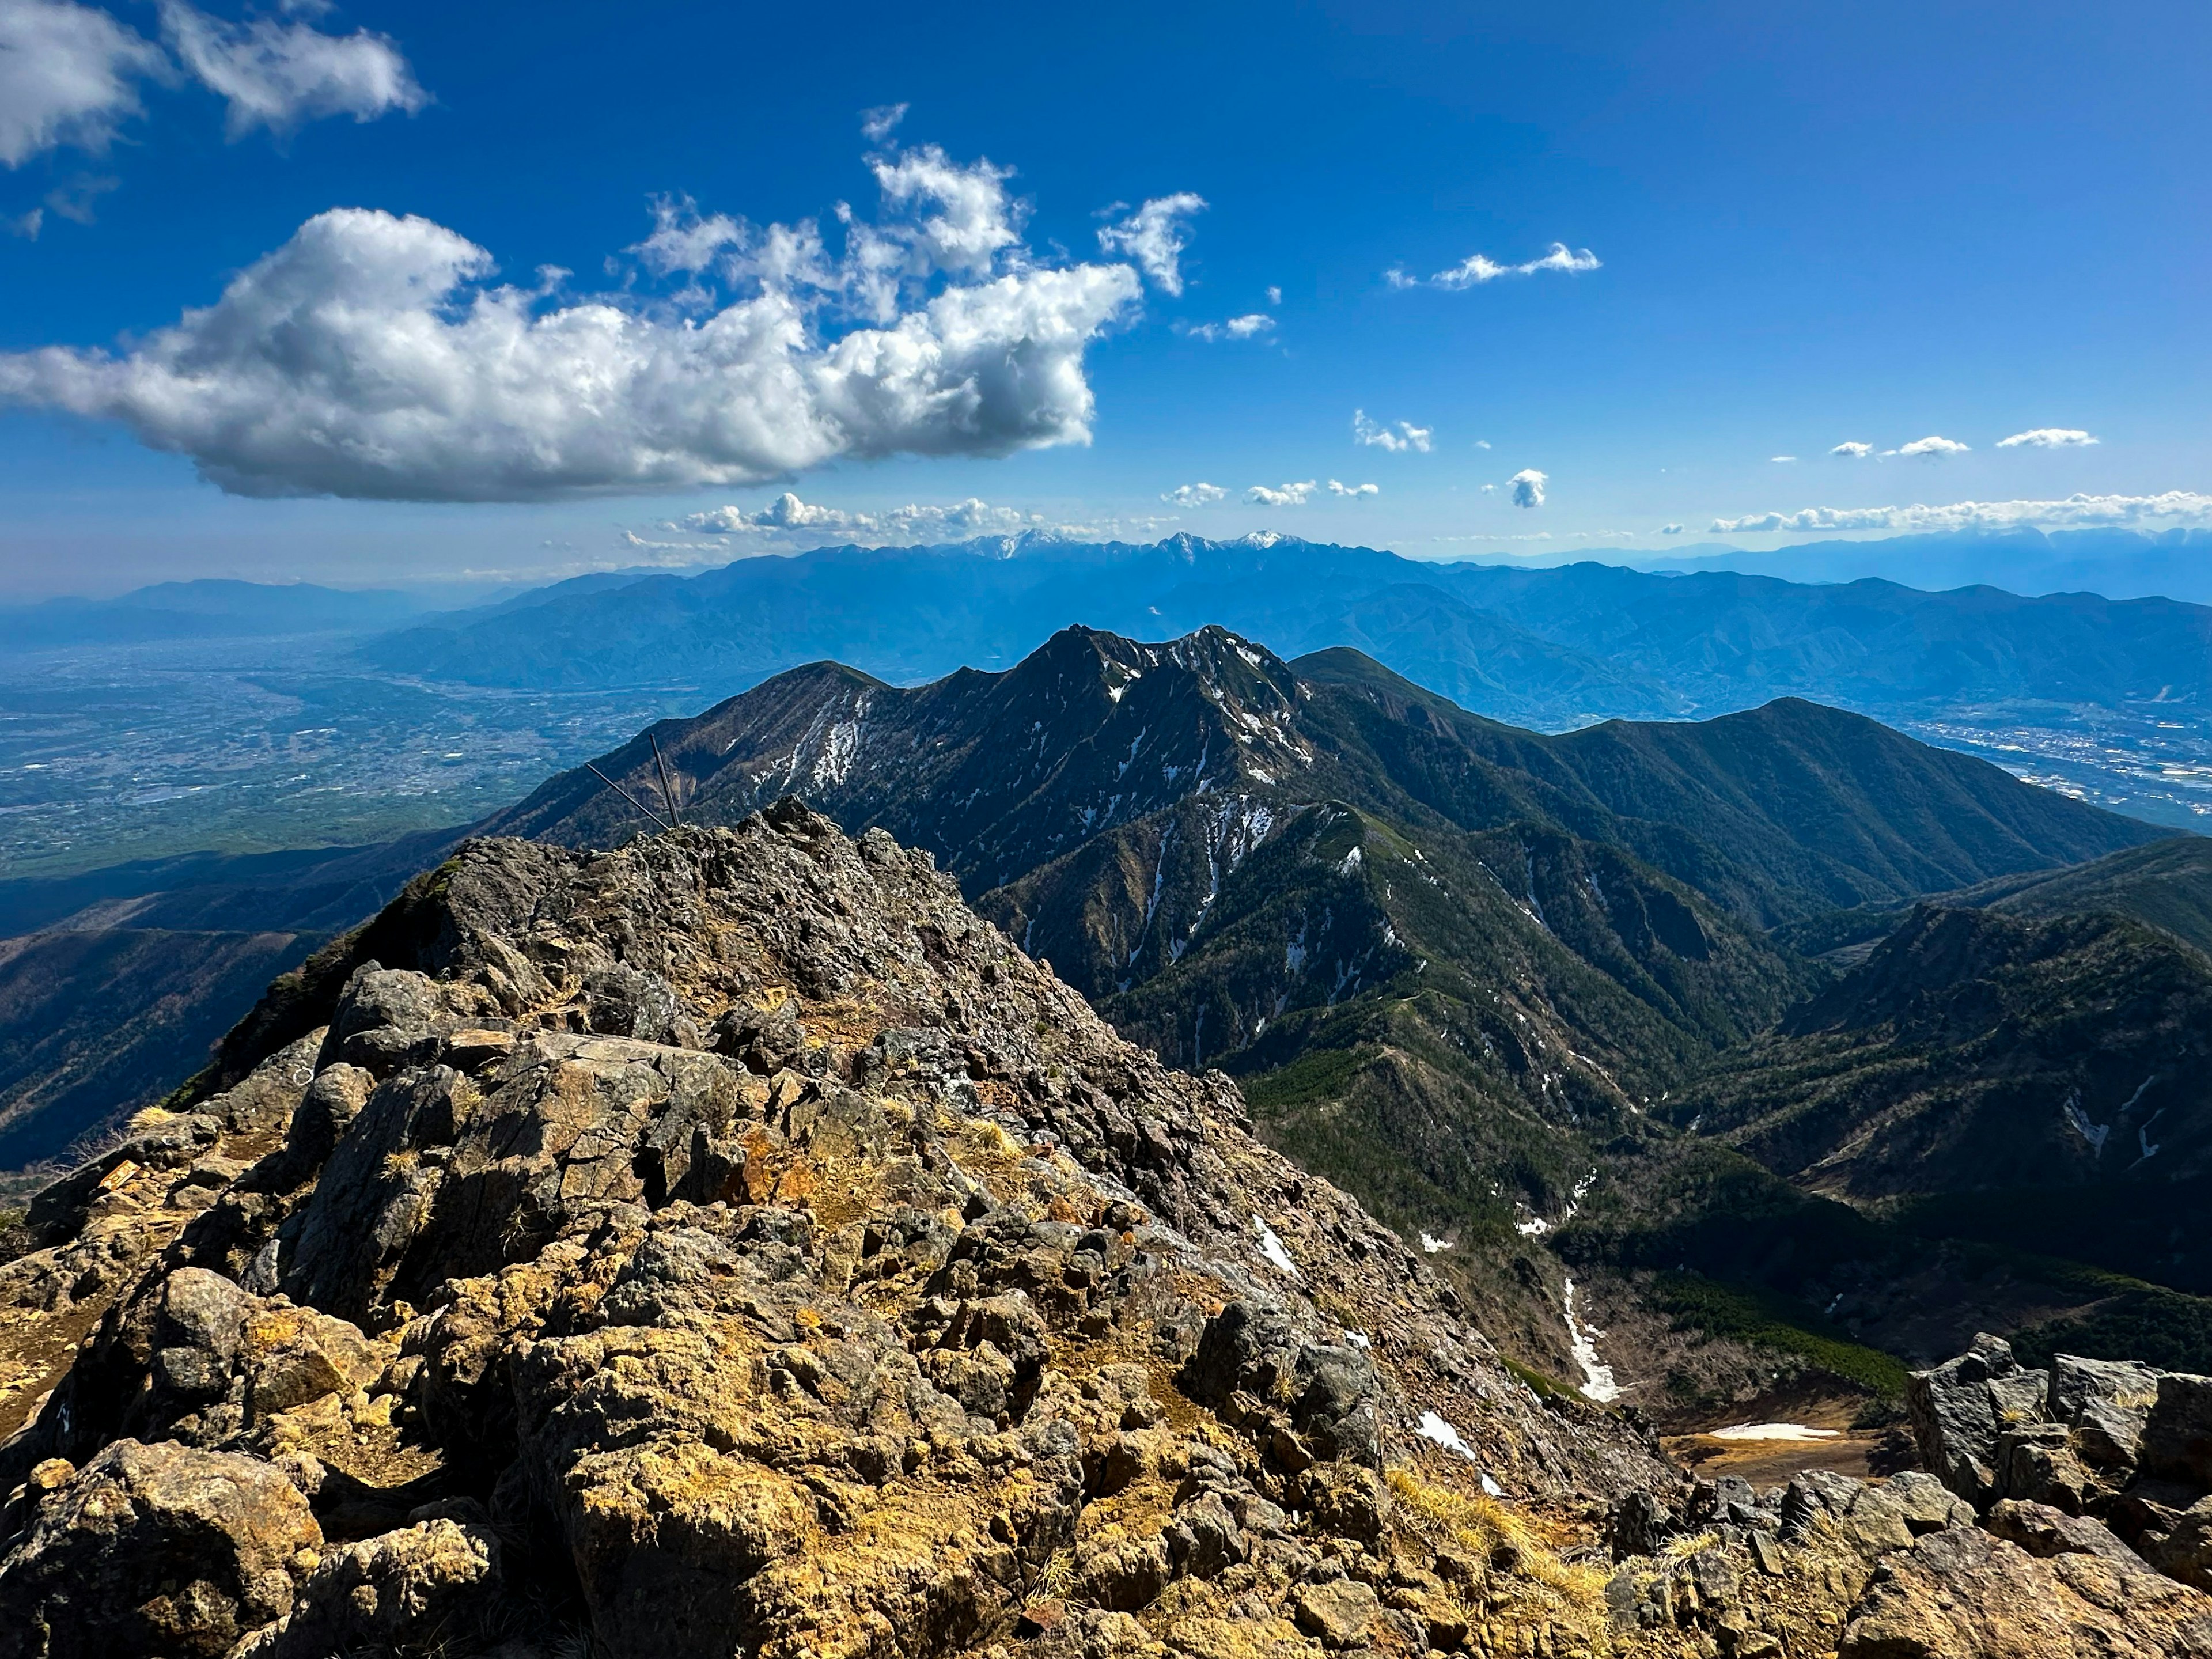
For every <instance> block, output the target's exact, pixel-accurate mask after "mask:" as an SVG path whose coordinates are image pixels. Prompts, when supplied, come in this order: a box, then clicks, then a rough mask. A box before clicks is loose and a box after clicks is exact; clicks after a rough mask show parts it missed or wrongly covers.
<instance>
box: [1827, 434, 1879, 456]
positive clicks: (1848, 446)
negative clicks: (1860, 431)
mask: <svg viewBox="0 0 2212 1659" xmlns="http://www.w3.org/2000/svg"><path fill="white" fill-rule="evenodd" d="M1828 453H1830V454H1831V455H1841V456H1842V457H1844V459H1846V460H1852V461H1863V460H1864V459H1866V458H1867V457H1868V456H1869V455H1871V454H1873V453H1874V446H1873V445H1872V444H1863V443H1860V442H1858V441H1857V440H1855V439H1854V440H1850V441H1845V442H1844V443H1839V444H1838V445H1837V446H1836V447H1834V448H1833V449H1832V450H1830V451H1829V452H1828Z"/></svg>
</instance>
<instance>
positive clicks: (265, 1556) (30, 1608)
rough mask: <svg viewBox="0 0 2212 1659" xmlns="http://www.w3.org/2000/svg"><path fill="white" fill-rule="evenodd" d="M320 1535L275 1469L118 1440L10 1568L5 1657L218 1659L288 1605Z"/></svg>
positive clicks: (4, 1575) (43, 1520)
mask: <svg viewBox="0 0 2212 1659" xmlns="http://www.w3.org/2000/svg"><path fill="white" fill-rule="evenodd" d="M322 1541H323V1539H322V1534H321V1531H320V1530H319V1528H317V1526H316V1524H315V1520H314V1516H313V1515H312V1514H310V1513H309V1512H308V1509H307V1499H306V1498H302V1497H301V1495H300V1494H299V1492H297V1491H295V1489H294V1487H293V1486H292V1484H291V1483H290V1482H289V1481H288V1480H285V1478H284V1477H283V1475H282V1474H278V1473H277V1472H276V1470H275V1469H274V1468H270V1466H269V1465H268V1464H266V1463H264V1462H258V1461H257V1460H255V1459H253V1458H250V1457H240V1456H235V1455H227V1454H222V1453H215V1452H200V1451H191V1450H188V1449H185V1448H184V1447H181V1446H178V1445H173V1444H164V1445H153V1446H149V1445H142V1444H140V1443H138V1442H137V1441H135V1440H119V1441H118V1442H116V1443H114V1444H113V1445H112V1446H110V1447H109V1448H108V1449H106V1450H105V1451H103V1452H102V1453H100V1455H99V1456H97V1457H95V1458H94V1459H93V1461H92V1462H90V1463H88V1464H87V1465H86V1466H85V1468H83V1469H82V1471H81V1472H79V1473H78V1474H76V1476H75V1478H74V1479H72V1480H70V1481H69V1482H68V1484H67V1485H65V1486H62V1487H61V1488H60V1489H59V1490H58V1491H57V1492H53V1493H52V1495H51V1496H49V1497H48V1498H46V1500H45V1501H44V1502H42V1503H41V1504H40V1505H39V1510H38V1516H37V1518H36V1520H35V1521H33V1523H32V1525H31V1527H30V1529H29V1532H28V1534H27V1536H26V1537H25V1538H24V1539H23V1541H21V1543H20V1544H18V1545H17V1546H16V1547H15V1549H13V1550H12V1551H11V1552H10V1553H9V1555H8V1556H7V1558H6V1559H5V1560H4V1561H0V1659H19V1656H21V1659H30V1656H34V1655H35V1656H39V1659H76V1656H82V1659H131V1656H139V1655H143V1656H147V1659H170V1656H179V1655H192V1656H202V1655H204V1656H210V1659H211V1656H216V1655H221V1654H224V1653H227V1652H228V1650H230V1649H231V1648H232V1647H233V1646H234V1644H236V1643H237V1642H238V1641H239V1640H240V1638H242V1637H244V1636H246V1635H249V1634H251V1633H252V1632H253V1631H254V1630H256V1629H257V1628H258V1627H259V1626H264V1625H266V1624H268V1623H269V1622H270V1621H271V1620H275V1619H277V1618H280V1617H282V1616H283V1614H284V1613H287V1612H289V1610H290V1608H291V1607H292V1602H293V1597H294V1593H295V1575H296V1574H299V1573H300V1572H301V1570H302V1568H301V1560H302V1555H301V1553H302V1552H313V1550H315V1549H316V1548H317V1547H319V1546H320V1545H321V1543H322Z"/></svg>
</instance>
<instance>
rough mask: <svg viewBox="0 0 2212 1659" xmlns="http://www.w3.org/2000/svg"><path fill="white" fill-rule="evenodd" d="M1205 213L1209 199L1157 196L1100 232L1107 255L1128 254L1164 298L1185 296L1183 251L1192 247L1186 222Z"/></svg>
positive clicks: (1188, 195) (1190, 195) (1184, 193)
mask: <svg viewBox="0 0 2212 1659" xmlns="http://www.w3.org/2000/svg"><path fill="white" fill-rule="evenodd" d="M1205 210H1206V198H1205V197H1202V196H1199V195H1196V194H1194V193H1193V192H1192V191H1187V190H1182V191H1176V193H1175V194H1174V195H1172V196H1158V197H1153V198H1152V200H1151V201H1149V202H1146V204H1144V206H1142V207H1140V208H1139V209H1138V210H1136V211H1135V212H1134V213H1133V214H1131V215H1130V216H1128V217H1127V218H1126V219H1124V220H1122V221H1121V222H1120V223H1119V224H1113V225H1107V226H1104V227H1103V228H1101V229H1100V230H1099V232H1098V246H1100V247H1101V248H1102V249H1103V250H1104V251H1105V252H1108V253H1121V254H1126V255H1127V256H1128V257H1129V258H1132V259H1134V260H1135V261H1136V262H1137V265H1138V268H1139V270H1142V271H1143V272H1144V273H1145V275H1146V276H1148V277H1150V278H1151V279H1152V283H1153V284H1154V285H1155V286H1156V287H1158V289H1160V291H1161V292H1162V293H1164V294H1173V295H1181V294H1182V251H1183V249H1184V248H1186V247H1188V246H1190V239H1189V236H1188V226H1186V225H1185V224H1184V221H1185V220H1187V219H1188V218H1189V217H1190V216H1192V215H1193V214H1196V213H1202V212H1204V211H1205Z"/></svg>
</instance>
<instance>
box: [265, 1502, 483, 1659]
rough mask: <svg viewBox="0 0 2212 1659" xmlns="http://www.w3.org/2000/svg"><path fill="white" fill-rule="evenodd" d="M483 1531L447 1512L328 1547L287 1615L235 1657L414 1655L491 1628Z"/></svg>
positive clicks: (414, 1658)
mask: <svg viewBox="0 0 2212 1659" xmlns="http://www.w3.org/2000/svg"><path fill="white" fill-rule="evenodd" d="M499 1565H500V1550H499V1541H498V1539H497V1538H496V1537H495V1535H494V1534H493V1533H492V1532H491V1530H490V1529H489V1528H486V1527H483V1526H480V1525H470V1524H464V1523H462V1522H455V1521H453V1520H450V1519H447V1518H445V1517H442V1516H441V1517H439V1518H437V1519H435V1520H428V1521H423V1522H417V1523H416V1524H415V1525H412V1526H409V1527H404V1528H399V1529H398V1530H397V1531H394V1532H388V1533H383V1534H379V1535H378V1536H376V1537H374V1538H369V1539H364V1540H362V1541H361V1542H360V1543H357V1544H347V1545H344V1546H343V1547H339V1548H337V1549H334V1550H329V1551H325V1553H323V1555H322V1558H321V1559H320V1560H319V1562H318V1563H317V1564H316V1565H315V1568H314V1571H312V1572H311V1573H309V1574H308V1575H307V1582H306V1583H304V1584H303V1585H301V1588H300V1590H299V1593H298V1595H297V1598H296V1600H295V1605H294V1606H293V1608H292V1610H291V1612H290V1613H289V1614H287V1615H286V1616H285V1617H284V1618H283V1620H281V1621H280V1622H278V1623H277V1624H276V1625H273V1626H269V1627H267V1628H265V1629H264V1631H263V1632H261V1633H260V1634H259V1635H258V1636H257V1637H256V1638H254V1639H253V1640H252V1642H251V1643H249V1644H247V1645H246V1648H245V1650H244V1651H243V1652H242V1654H241V1655H240V1659H330V1656H331V1655H335V1654H347V1653H365V1652H374V1653H379V1654H389V1655H392V1656H394V1659H418V1656H429V1655H436V1654H442V1653H447V1652H451V1651H453V1650H455V1649H456V1648H459V1647H463V1646H465V1644H466V1643H467V1641H468V1640H470V1639H471V1638H478V1637H480V1636H482V1635H484V1634H487V1633H489V1632H487V1631H486V1629H485V1626H484V1622H483V1620H482V1618H481V1617H480V1614H481V1612H482V1610H483V1608H484V1607H486V1606H487V1605H489V1603H490V1592H492V1591H493V1590H494V1589H495V1586H496V1583H497V1580H498V1577H499Z"/></svg>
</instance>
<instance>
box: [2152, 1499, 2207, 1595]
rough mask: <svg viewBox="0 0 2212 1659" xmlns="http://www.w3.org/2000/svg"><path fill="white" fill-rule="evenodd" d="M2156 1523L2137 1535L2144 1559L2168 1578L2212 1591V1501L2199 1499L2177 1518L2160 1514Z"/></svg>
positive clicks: (2168, 1514) (2172, 1515)
mask: <svg viewBox="0 0 2212 1659" xmlns="http://www.w3.org/2000/svg"><path fill="white" fill-rule="evenodd" d="M2144 1507H2145V1508H2146V1509H2149V1508H2151V1507H2152V1506H2150V1505H2145V1506H2144ZM2155 1521H2156V1524H2154V1525H2152V1526H2148V1527H2146V1528H2143V1529H2142V1531H2141V1532H2139V1533H2138V1534H2136V1540H2135V1544H2136V1549H2137V1550H2138V1551H2140V1552H2141V1553H2142V1557H2143V1559H2145V1560H2147V1561H2148V1562H2149V1563H2150V1564H2151V1565H2153V1566H2154V1567H2156V1568H2157V1569H2158V1570H2159V1571H2160V1572H2162V1573H2164V1574H2166V1577H2169V1578H2178V1579H2179V1580H2180V1581H2181V1582H2182V1583H2185V1584H2194V1585H2195V1586H2196V1587H2197V1589H2201V1590H2212V1498H2199V1499H2198V1500H2197V1502H2196V1503H2194V1504H2191V1505H2190V1506H2189V1507H2188V1508H2187V1509H2185V1510H2182V1511H2181V1512H2180V1513H2179V1514H2178V1515H2176V1514H2173V1513H2172V1512H2171V1511H2167V1512H2166V1513H2164V1514H2159V1515H2157V1516H2155Z"/></svg>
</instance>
